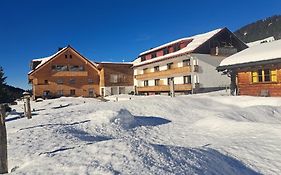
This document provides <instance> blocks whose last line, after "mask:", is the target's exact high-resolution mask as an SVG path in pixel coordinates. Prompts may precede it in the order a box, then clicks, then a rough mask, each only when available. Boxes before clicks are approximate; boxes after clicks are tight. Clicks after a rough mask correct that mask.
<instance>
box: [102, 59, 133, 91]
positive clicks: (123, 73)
mask: <svg viewBox="0 0 281 175" xmlns="http://www.w3.org/2000/svg"><path fill="white" fill-rule="evenodd" d="M132 66H133V65H132V64H131V63H109V62H102V63H99V65H98V68H99V70H100V94H101V95H102V96H107V95H117V94H129V93H132V91H134V78H133V74H134V73H133V69H132Z"/></svg>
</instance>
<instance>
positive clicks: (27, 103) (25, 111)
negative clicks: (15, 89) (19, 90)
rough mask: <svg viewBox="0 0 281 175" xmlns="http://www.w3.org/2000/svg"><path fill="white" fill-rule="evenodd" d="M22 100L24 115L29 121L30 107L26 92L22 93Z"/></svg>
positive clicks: (28, 96)
mask: <svg viewBox="0 0 281 175" xmlns="http://www.w3.org/2000/svg"><path fill="white" fill-rule="evenodd" d="M23 98H24V113H25V114H24V115H25V117H27V118H28V119H31V118H32V117H31V107H30V94H29V93H28V92H24V93H23Z"/></svg>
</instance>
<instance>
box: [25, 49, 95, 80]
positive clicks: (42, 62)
mask: <svg viewBox="0 0 281 175" xmlns="http://www.w3.org/2000/svg"><path fill="white" fill-rule="evenodd" d="M68 48H71V49H72V50H73V51H74V52H76V53H77V54H78V55H80V56H81V57H82V58H83V59H85V60H86V61H87V62H89V63H90V64H91V65H92V66H93V67H94V68H95V69H96V70H98V69H97V65H96V64H95V63H94V62H92V61H90V60H88V59H87V58H86V57H84V56H83V55H81V54H80V53H79V52H78V51H76V50H75V49H74V48H72V47H71V46H70V45H68V46H67V47H64V48H62V49H60V50H59V51H57V52H56V53H55V54H53V55H51V56H48V57H44V58H36V59H33V60H32V62H40V63H39V64H38V65H37V66H36V67H35V68H34V69H33V70H31V71H30V72H29V73H28V75H30V74H32V73H34V72H35V71H37V70H38V69H39V68H41V67H42V66H43V65H45V64H47V63H48V62H49V61H51V60H52V59H54V58H55V57H56V56H58V55H59V54H61V53H63V52H64V51H65V50H66V49H68Z"/></svg>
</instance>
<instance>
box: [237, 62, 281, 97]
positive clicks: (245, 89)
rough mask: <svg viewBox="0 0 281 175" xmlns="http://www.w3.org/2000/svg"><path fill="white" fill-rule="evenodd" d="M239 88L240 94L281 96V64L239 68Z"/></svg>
mask: <svg viewBox="0 0 281 175" xmlns="http://www.w3.org/2000/svg"><path fill="white" fill-rule="evenodd" d="M257 72H258V73H259V74H257ZM237 88H238V94H239V95H251V96H281V64H277V65H272V64H269V65H267V64H264V65H260V66H253V67H248V68H241V69H237Z"/></svg>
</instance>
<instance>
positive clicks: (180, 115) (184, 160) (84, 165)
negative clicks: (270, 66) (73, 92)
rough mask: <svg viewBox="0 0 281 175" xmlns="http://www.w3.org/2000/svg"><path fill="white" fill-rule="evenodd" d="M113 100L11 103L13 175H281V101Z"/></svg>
mask: <svg viewBox="0 0 281 175" xmlns="http://www.w3.org/2000/svg"><path fill="white" fill-rule="evenodd" d="M108 99H109V100H110V101H108V102H101V101H99V100H97V99H90V98H70V97H69V98H66V97H63V98H59V99H53V100H44V101H43V102H37V103H35V102H33V103H32V108H33V109H34V111H33V118H32V119H31V120H27V119H25V118H20V117H19V116H20V114H21V113H22V112H23V109H22V104H18V105H16V106H12V107H13V109H14V110H15V111H13V112H12V113H11V114H10V115H9V116H8V118H7V130H8V154H9V170H10V171H11V174H144V175H147V174H199V175H203V174H224V175H225V174H228V175H231V174H235V175H236V174H276V175H277V174H281V168H280V167H281V156H280V155H281V147H280V145H281V98H263V97H247V96H240V97H231V96H226V95H224V94H223V93H209V94H199V95H189V96H178V97H175V98H170V97H167V96H148V97H144V96H142V97H141V96H140V97H138V96H124V95H123V96H118V102H116V97H115V96H114V97H109V98H108Z"/></svg>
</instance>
